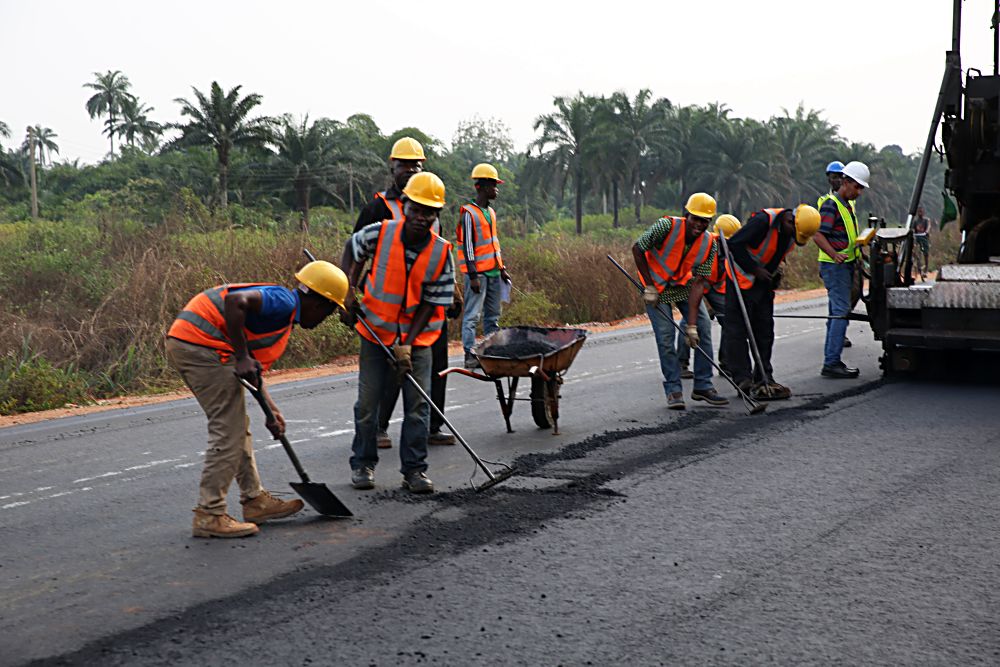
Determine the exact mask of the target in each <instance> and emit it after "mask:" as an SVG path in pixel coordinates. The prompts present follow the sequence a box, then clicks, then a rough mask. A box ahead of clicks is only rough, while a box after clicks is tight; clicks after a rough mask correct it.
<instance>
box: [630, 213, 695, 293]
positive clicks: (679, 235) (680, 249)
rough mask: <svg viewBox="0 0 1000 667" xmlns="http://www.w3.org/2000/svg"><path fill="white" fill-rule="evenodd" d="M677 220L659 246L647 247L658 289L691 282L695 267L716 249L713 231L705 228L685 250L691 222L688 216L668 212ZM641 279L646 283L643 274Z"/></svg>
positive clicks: (647, 258) (673, 219) (650, 268)
mask: <svg viewBox="0 0 1000 667" xmlns="http://www.w3.org/2000/svg"><path fill="white" fill-rule="evenodd" d="M666 219H667V220H670V221H671V222H672V223H673V224H672V225H671V227H670V231H669V232H668V233H667V238H665V239H664V240H663V243H661V244H660V247H659V248H654V249H652V250H647V251H646V263H647V264H649V275H650V276H652V278H653V284H654V285H656V290H657V291H658V292H662V291H663V290H664V289H666V288H667V287H670V286H674V285H687V284H688V282H689V281H690V280H691V277H692V274H691V270H692V269H693V268H694V267H695V266H696V265H698V264H704V263H705V262H706V261H708V256H709V254H711V252H712V235H711V234H709V233H708V232H703V233H702V234H700V235H699V236H698V238H696V239H695V240H694V242H693V243H692V244H691V247H690V248H688V250H687V252H684V241H685V233H686V231H687V224H686V221H685V219H684V218H675V217H673V216H667V217H666ZM639 280H641V281H642V282H643V284H645V282H646V281H645V279H643V277H642V275H641V274H640V276H639Z"/></svg>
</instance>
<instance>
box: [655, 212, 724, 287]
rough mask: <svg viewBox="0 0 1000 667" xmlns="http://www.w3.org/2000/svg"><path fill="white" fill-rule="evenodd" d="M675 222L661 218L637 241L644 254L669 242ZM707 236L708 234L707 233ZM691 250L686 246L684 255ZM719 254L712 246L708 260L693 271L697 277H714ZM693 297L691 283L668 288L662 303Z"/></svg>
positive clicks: (688, 245)
mask: <svg viewBox="0 0 1000 667" xmlns="http://www.w3.org/2000/svg"><path fill="white" fill-rule="evenodd" d="M673 227H674V222H673V220H671V219H669V218H660V219H659V220H657V221H656V222H654V223H653V224H652V226H650V228H649V229H647V230H646V231H645V232H643V234H642V236H640V237H639V240H638V241H636V242H635V243H636V245H637V246H639V249H640V250H642V251H643V252H649V251H650V250H655V249H656V248H658V247H660V246H661V245H662V244H663V242H664V241H666V240H667V236H668V235H669V234H670V230H671V229H673ZM705 233H706V234H707V233H708V232H705ZM690 249H691V244H690V243H685V244H684V251H683V254H685V255H686V254H687V253H688V251H689V250H690ZM717 252H718V248H717V247H716V244H714V243H713V244H712V249H711V250H710V251H709V253H708V259H706V260H705V262H704V263H702V264H696V265H695V266H694V268H693V269H692V270H691V273H693V274H694V275H696V276H703V277H705V278H708V277H709V276H711V275H712V263H713V262H714V261H715V255H716V253H717ZM689 296H691V282H688V284H687V285H671V286H669V287H666V288H665V289H664V290H663V291H662V292H660V303H676V302H678V301H687V299H688V297H689Z"/></svg>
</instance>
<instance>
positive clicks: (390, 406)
mask: <svg viewBox="0 0 1000 667" xmlns="http://www.w3.org/2000/svg"><path fill="white" fill-rule="evenodd" d="M431 356H432V360H431V401H433V402H434V405H435V406H437V409H438V410H440V411H441V412H444V395H445V391H446V390H447V385H448V378H447V376H446V377H438V373H439V372H441V371H443V370H444V369H446V368H448V320H447V319H446V320H445V321H444V324H443V325H442V327H441V335H440V336H438V339H437V340H436V341H434V344H433V345H431ZM398 400H399V385H398V384H393V385H392V386H391V387H386V390H385V393H384V394H382V403H381V405H380V406H379V411H378V415H379V417H378V421H379V424H378V429H379V430H380V431H388V430H389V418H390V417H392V411H393V410H395V409H396V401H398ZM442 426H444V421H443V420H442V419H441V417H440V415H438V413H437V411H436V410H431V429H430V432H431V433H437V432H438V431H440V430H441V427H442Z"/></svg>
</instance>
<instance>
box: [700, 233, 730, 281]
mask: <svg viewBox="0 0 1000 667" xmlns="http://www.w3.org/2000/svg"><path fill="white" fill-rule="evenodd" d="M711 236H712V241H714V242H715V243H716V245H718V248H716V250H715V257H714V258H712V273H711V275H709V276H708V287H706V288H705V292H706V293H708V290H715V291H716V292H718V293H719V294H725V293H726V271H725V268H726V262H725V258H724V257H723V256H722V241H720V240H719V235H718V233H716V232H712V233H711Z"/></svg>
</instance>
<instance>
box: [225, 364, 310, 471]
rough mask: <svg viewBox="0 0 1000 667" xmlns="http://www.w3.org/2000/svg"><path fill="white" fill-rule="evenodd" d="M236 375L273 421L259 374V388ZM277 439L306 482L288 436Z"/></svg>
mask: <svg viewBox="0 0 1000 667" xmlns="http://www.w3.org/2000/svg"><path fill="white" fill-rule="evenodd" d="M236 377H237V378H238V379H239V381H240V384H242V385H243V386H244V387H246V390H247V391H249V392H250V395H251V396H253V397H254V398H255V399H256V400H257V403H259V404H260V408H261V410H263V411H264V416H265V417H266V418H267V421H268V422H273V421H274V412H272V411H271V406H270V405H268V404H267V400H266V399H265V398H264V392H263V391H261V389H263V387H264V381H263V380H262V379H261V377H260V375H258V376H257V384H258V386H259V387H260V388H258V387H255V386H253V385H252V384H250V383H249V382H247V381H246V380H245V379H244V378H241V377H239V376H238V375H237V376H236ZM278 440H280V441H281V446H282V447H283V448H284V449H285V453H286V454H288V458H290V459H291V460H292V465H293V466H295V472H297V473H299V477H301V478H302V481H303V482H305V483H306V484H308V483H309V475H307V474H306V471H305V469H304V468H303V467H302V464H301V463H299V457H298V456H296V455H295V450H294V449H292V443H290V442H288V438H286V437H285V436H284V435H281V436H279V437H278Z"/></svg>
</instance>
